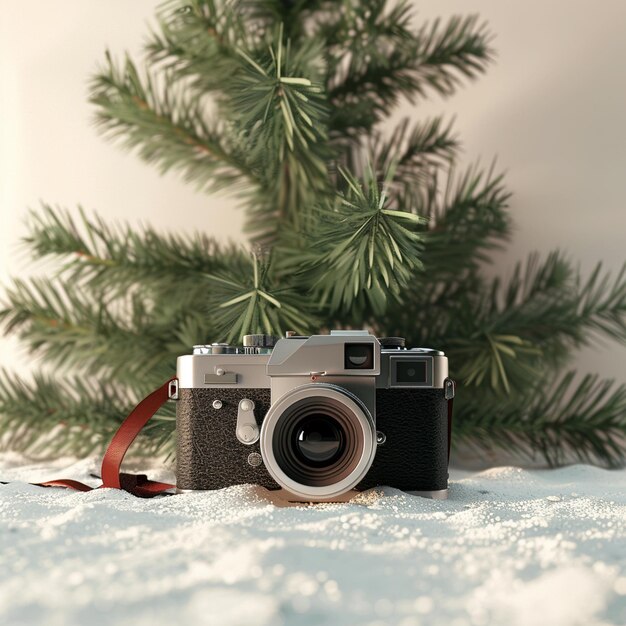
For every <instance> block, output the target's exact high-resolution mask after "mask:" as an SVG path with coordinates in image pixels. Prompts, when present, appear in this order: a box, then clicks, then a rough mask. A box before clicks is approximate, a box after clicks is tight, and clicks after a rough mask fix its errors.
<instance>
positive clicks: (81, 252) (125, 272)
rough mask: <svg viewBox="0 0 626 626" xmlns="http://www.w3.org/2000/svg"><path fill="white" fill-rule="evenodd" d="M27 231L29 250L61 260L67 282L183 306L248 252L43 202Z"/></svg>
mask: <svg viewBox="0 0 626 626" xmlns="http://www.w3.org/2000/svg"><path fill="white" fill-rule="evenodd" d="M28 230H29V234H28V236H27V237H26V238H25V240H24V241H25V243H26V245H27V246H28V248H29V249H30V250H31V251H32V253H33V254H34V255H35V256H37V257H39V258H45V257H49V256H51V257H54V258H57V259H59V260H60V261H61V262H62V266H61V270H60V275H61V276H63V278H64V280H65V281H67V282H71V283H76V282H77V281H80V282H81V284H85V285H88V286H89V288H90V289H92V290H93V291H95V292H98V291H100V292H102V293H107V294H109V297H112V296H114V295H115V294H118V295H119V294H126V293H127V290H128V289H129V288H131V287H132V288H134V289H137V288H139V289H140V290H141V291H142V292H144V293H146V294H149V295H150V296H152V297H153V298H154V299H155V301H160V302H162V303H163V306H165V305H166V304H167V303H168V302H173V301H174V303H175V304H176V305H177V306H179V307H180V308H182V307H183V306H184V305H185V304H186V303H188V302H189V300H190V299H192V298H196V297H197V296H198V293H202V291H204V290H206V288H207V286H206V280H205V276H206V275H207V274H211V273H213V272H215V271H217V270H224V269H225V268H227V267H229V266H230V265H231V264H232V258H233V257H236V256H238V255H242V254H244V252H243V250H241V249H239V248H237V247H235V246H232V245H231V246H228V245H226V246H225V245H221V244H218V243H217V242H216V241H215V240H214V239H212V238H210V237H208V236H207V235H204V234H201V233H196V234H194V235H175V234H172V233H167V234H162V233H158V232H157V231H155V230H154V229H152V228H149V227H143V228H142V229H140V230H138V231H137V230H134V229H133V228H131V226H130V225H128V224H120V225H109V224H107V223H106V222H104V220H102V219H101V218H99V217H98V216H97V215H92V216H91V217H90V216H87V214H86V213H85V212H84V211H83V209H82V208H80V207H79V216H78V219H75V218H74V217H73V216H72V214H71V213H70V212H69V211H67V210H63V209H60V208H53V207H51V206H49V205H43V206H42V207H41V209H40V210H39V211H37V212H35V211H33V212H31V213H30V218H29V223H28Z"/></svg>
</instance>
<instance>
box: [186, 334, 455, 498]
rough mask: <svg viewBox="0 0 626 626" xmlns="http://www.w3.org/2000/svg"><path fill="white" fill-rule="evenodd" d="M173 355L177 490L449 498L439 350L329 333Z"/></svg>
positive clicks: (445, 388) (447, 404)
mask: <svg viewBox="0 0 626 626" xmlns="http://www.w3.org/2000/svg"><path fill="white" fill-rule="evenodd" d="M243 343H244V345H243V347H233V346H229V345H226V344H212V345H206V346H205V345H203V346H194V350H193V354H191V355H184V356H180V357H179V358H178V362H177V378H178V403H177V410H176V431H177V470H176V474H177V488H178V489H179V490H181V491H186V490H204V489H220V488H223V487H227V486H230V485H236V484H243V483H253V484H257V485H261V486H263V487H266V488H267V489H270V490H278V489H282V490H283V491H284V492H285V495H286V497H287V498H289V499H291V500H302V501H333V500H337V499H343V498H344V497H345V496H346V494H349V493H352V491H353V490H357V491H360V490H364V489H368V488H370V487H375V486H377V485H389V486H391V487H395V488H397V489H402V490H405V491H409V492H412V493H417V494H418V495H423V496H426V497H432V498H445V497H447V487H448V457H449V435H450V417H451V412H450V411H451V401H452V397H453V396H454V383H453V382H452V381H451V380H450V379H449V378H448V360H447V358H446V357H445V355H444V354H443V352H440V351H438V350H433V349H428V348H413V349H407V348H405V346H404V340H403V339H402V338H399V337H390V338H385V339H381V340H379V339H377V338H376V337H374V336H373V335H370V334H369V333H368V332H367V331H332V332H331V333H330V334H329V335H313V336H311V337H301V336H295V335H294V334H292V333H287V336H286V337H285V338H281V339H278V340H276V338H274V337H271V336H267V335H246V336H245V337H244V342H243Z"/></svg>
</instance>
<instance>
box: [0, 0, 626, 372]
mask: <svg viewBox="0 0 626 626" xmlns="http://www.w3.org/2000/svg"><path fill="white" fill-rule="evenodd" d="M157 5H158V2H157V1H155V0H134V1H133V2H128V1H127V0H109V1H108V2H106V3H105V2H95V1H94V0H92V1H90V2H86V1H85V0H65V1H64V2H63V3H48V2H43V0H40V1H39V2H36V3H34V4H30V5H29V10H25V9H24V7H23V6H21V5H20V3H17V2H3V3H2V19H1V21H0V283H2V284H6V283H7V281H8V277H9V276H20V275H25V274H28V273H32V272H33V271H34V270H33V267H32V265H30V264H29V259H28V258H27V256H26V255H25V254H24V253H23V252H20V247H19V239H20V237H22V236H23V235H24V234H25V229H24V225H23V221H24V218H25V215H26V212H27V209H28V208H36V207H37V206H38V205H39V202H40V201H41V200H45V201H46V202H49V203H52V204H58V205H60V206H65V207H70V208H75V207H76V206H77V205H78V204H81V205H82V206H84V207H85V208H86V209H90V210H95V211H98V212H99V214H100V215H102V216H104V217H105V218H106V219H108V220H129V221H130V222H131V223H133V224H139V223H142V222H144V223H145V222H149V223H151V224H152V225H154V226H156V227H157V228H160V229H164V230H166V229H172V230H175V231H187V230H193V229H202V230H205V231H208V232H211V233H213V234H216V235H218V236H221V237H223V238H233V239H241V233H240V229H241V224H242V215H241V212H240V211H238V210H237V208H236V205H235V203H234V202H233V201H232V200H231V199H229V198H228V197H227V196H219V197H215V196H214V197H209V196H206V195H202V194H200V193H196V192H195V191H194V189H193V188H192V187H190V186H188V185H185V184H184V183H182V182H181V181H180V179H179V178H178V177H177V176H176V175H174V174H170V175H167V176H165V177H161V176H160V175H159V174H158V172H157V171H156V170H155V169H154V168H153V167H151V166H149V165H146V164H144V163H142V162H141V161H140V160H139V159H138V158H136V157H135V156H133V155H131V154H128V153H125V152H123V151H122V150H120V149H118V148H117V147H116V146H114V145H112V144H110V143H107V142H106V141H104V140H103V139H102V138H101V137H99V136H98V134H97V133H96V131H95V129H94V128H93V125H92V123H91V115H92V113H93V111H92V109H91V107H90V106H89V105H88V104H87V102H86V100H87V81H88V77H89V76H90V74H91V73H92V72H93V71H94V69H95V68H96V67H97V65H98V63H100V62H102V60H103V56H104V55H103V53H104V50H105V48H107V47H109V48H110V49H111V50H112V51H113V52H114V53H116V54H121V53H122V52H123V51H124V50H129V51H130V52H131V53H132V54H135V55H138V54H139V52H140V50H141V44H142V42H143V41H144V38H145V36H146V34H147V32H148V27H147V25H148V23H149V22H150V21H151V20H152V16H153V14H154V10H155V8H156V6H157ZM416 8H417V9H418V11H419V18H420V19H431V18H434V17H437V16H441V17H444V18H445V17H448V16H450V15H452V14H455V13H461V14H467V13H468V12H478V13H480V15H481V16H482V18H483V19H485V20H486V21H488V22H489V24H490V29H491V31H492V32H493V33H494V34H495V35H496V38H495V40H494V46H495V47H496V49H497V51H498V57H497V60H496V63H495V64H494V65H492V66H491V68H490V70H489V71H488V73H487V75H486V76H484V77H482V78H480V79H479V80H478V81H476V82H473V83H471V84H469V85H466V86H465V88H464V89H462V90H461V91H460V92H459V93H458V94H457V95H455V96H454V97H453V98H451V99H449V100H444V99H441V98H439V97H432V98H431V99H430V100H429V101H428V102H427V103H423V104H420V105H419V106H418V107H417V109H414V114H415V115H416V116H419V117H424V116H429V115H436V114H440V113H444V114H445V115H447V116H449V117H452V116H456V129H457V131H458V133H459V134H460V137H461V138H462V139H463V142H464V146H465V151H464V159H465V160H466V161H467V163H471V162H474V161H476V160H477V159H479V158H480V159H481V162H483V163H484V164H489V163H490V162H491V160H492V159H493V158H494V157H495V156H497V159H498V165H499V167H500V168H502V169H505V170H507V172H508V174H507V181H508V186H509V188H510V189H511V190H512V191H513V192H514V196H513V199H512V214H513V216H514V219H515V222H516V231H515V236H514V239H513V241H512V243H511V245H510V246H509V247H508V249H507V250H506V252H505V253H502V254H499V255H498V256H497V258H496V263H495V264H494V266H493V268H492V269H490V270H489V271H492V272H495V273H498V274H502V275H504V276H506V275H507V274H508V273H509V272H510V271H511V268H512V266H513V265H514V263H515V262H516V261H517V260H519V259H522V258H525V257H526V255H527V253H528V252H530V251H535V250H537V251H539V252H542V253H546V252H548V251H549V250H552V249H553V248H561V249H563V250H566V251H568V253H569V254H570V256H571V257H572V258H574V259H577V260H579V261H580V265H581V268H582V270H583V271H584V272H589V271H590V270H591V269H592V268H593V266H594V265H595V263H596V262H597V261H598V260H602V261H603V262H604V263H605V266H606V267H607V268H611V269H613V270H614V271H615V272H617V271H618V270H619V268H620V267H621V265H622V263H623V262H624V258H625V256H626V255H625V254H624V251H625V240H626V235H625V232H626V218H625V217H624V210H625V204H626V171H625V165H626V121H625V120H624V115H625V112H626V62H625V59H626V36H625V35H626V3H624V2H622V1H619V0H612V1H609V0H604V1H603V2H601V3H598V2H597V1H595V2H592V1H591V0H585V1H582V2H581V1H575V2H572V1H571V0H558V1H557V0H552V1H551V2H545V1H539V0H531V1H527V2H524V3H508V2H506V3H505V2H500V1H497V0H487V1H481V2H476V3H468V2H467V1H462V0H437V1H435V0H425V1H422V2H419V3H416ZM410 112H411V109H409V108H408V107H406V110H405V111H404V113H407V114H408V113H410ZM45 269H46V268H45V266H43V267H42V266H41V265H39V266H38V267H37V268H35V271H38V272H41V271H45ZM0 291H1V288H0ZM31 361H32V357H30V356H28V355H26V354H24V352H23V351H21V350H20V349H19V347H18V344H17V342H15V341H14V340H12V339H2V340H0V365H8V366H10V367H11V368H12V369H14V370H24V369H26V368H27V367H28V365H29V364H30V363H31ZM575 365H576V366H577V367H578V368H579V369H580V370H581V371H589V372H599V373H600V374H601V375H603V376H608V377H616V378H617V379H618V380H620V381H623V380H624V379H625V376H624V366H625V365H626V348H624V347H623V346H616V345H612V344H605V345H604V346H597V345H595V346H594V347H590V348H586V349H584V350H583V351H581V352H580V353H579V354H578V356H577V358H576V364H575Z"/></svg>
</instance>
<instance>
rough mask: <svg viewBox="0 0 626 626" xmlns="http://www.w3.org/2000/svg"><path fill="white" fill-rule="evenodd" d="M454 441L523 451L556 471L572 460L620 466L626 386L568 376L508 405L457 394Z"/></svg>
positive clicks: (625, 449) (624, 454) (624, 455)
mask: <svg viewBox="0 0 626 626" xmlns="http://www.w3.org/2000/svg"><path fill="white" fill-rule="evenodd" d="M459 400H460V401H459V402H457V403H455V411H456V418H455V424H456V425H455V437H457V438H459V439H460V440H462V441H464V442H467V443H469V444H470V445H473V446H476V447H478V448H479V449H481V450H487V451H491V450H493V449H494V447H495V448H499V449H502V450H505V451H510V452H522V453H524V454H525V455H527V456H528V457H529V458H531V459H536V458H537V457H538V456H541V457H543V458H544V459H545V460H546V461H547V462H548V463H549V464H550V465H552V466H556V465H561V464H563V463H567V462H571V461H572V460H577V461H581V462H585V463H597V462H601V463H603V464H605V465H607V466H609V467H619V466H621V465H623V463H624V461H625V460H626V446H625V442H626V385H619V386H618V387H616V388H615V387H614V383H613V381H606V380H599V378H598V377H597V376H594V375H586V376H584V377H583V378H582V380H581V381H580V382H579V383H576V382H575V373H574V372H569V373H567V374H566V375H564V376H563V377H561V378H559V379H558V380H556V381H555V382H554V383H553V384H546V380H545V379H544V380H543V381H542V384H540V385H537V386H535V387H533V388H531V389H529V390H528V391H527V392H526V394H525V395H523V396H522V397H519V396H514V397H512V398H511V399H510V400H509V401H506V400H503V399H502V398H500V397H496V398H492V399H490V398H489V396H488V395H487V396H486V395H485V394H484V393H482V392H477V391H472V390H464V389H461V390H460V393H459Z"/></svg>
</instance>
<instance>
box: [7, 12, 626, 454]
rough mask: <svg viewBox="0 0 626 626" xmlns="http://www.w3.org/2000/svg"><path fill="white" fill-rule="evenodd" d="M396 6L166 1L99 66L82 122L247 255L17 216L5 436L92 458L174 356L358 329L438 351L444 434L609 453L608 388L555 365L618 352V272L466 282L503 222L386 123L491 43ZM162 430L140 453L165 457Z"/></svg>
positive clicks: (470, 182) (480, 175) (193, 239)
mask: <svg viewBox="0 0 626 626" xmlns="http://www.w3.org/2000/svg"><path fill="white" fill-rule="evenodd" d="M412 17H413V16H412V15H411V11H410V8H409V5H408V4H407V3H406V2H399V3H393V4H392V3H388V2H386V0H369V1H367V0H363V1H358V0H344V1H343V2H326V1H321V0H309V1H307V2H299V1H297V2H292V1H289V2H287V1H285V0H260V1H256V2H253V1H246V0H240V1H235V0H191V1H187V2H184V3H182V2H178V1H177V2H172V3H169V4H166V5H165V6H164V7H162V9H161V10H160V13H159V23H160V28H159V31H158V32H155V33H153V34H152V35H151V37H150V40H149V41H148V44H147V46H146V56H145V59H144V60H143V62H142V66H141V68H140V67H139V66H138V65H137V64H135V63H134V62H133V61H132V60H131V59H130V58H128V57H126V58H125V59H124V60H123V61H118V62H116V61H114V60H113V58H112V57H111V56H110V55H107V58H106V62H105V64H104V66H103V67H102V69H101V70H100V71H99V72H98V73H97V74H96V75H95V76H94V77H93V78H92V81H91V102H92V103H93V105H94V107H95V110H96V123H97V125H98V127H99V129H100V130H101V131H102V133H103V134H104V135H105V136H107V137H109V138H111V139H112V140H114V141H117V142H118V143H119V144H121V145H122V146H124V147H126V148H127V149H129V150H132V151H133V152H134V153H135V154H137V155H138V156H140V157H141V158H142V159H144V160H145V161H147V162H150V163H153V164H154V165H155V166H157V168H158V169H159V170H160V171H161V172H163V173H164V172H169V171H175V172H178V173H179V174H180V175H182V177H183V178H184V180H186V181H188V182H189V183H190V184H193V185H195V186H196V187H197V188H198V189H199V190H202V191H207V192H212V191H215V190H219V189H228V191H229V192H231V193H233V194H236V195H237V197H238V198H239V201H240V204H241V205H242V207H243V209H244V210H245V212H246V216H247V223H246V231H247V233H248V235H249V238H250V245H249V246H247V247H242V246H237V245H234V244H230V245H224V244H222V243H220V242H221V239H222V238H221V237H220V234H219V233H200V234H196V235H194V236H187V235H172V234H162V233H158V232H156V231H154V230H152V229H150V228H143V229H134V228H132V227H131V226H115V227H114V226H111V225H109V224H107V223H105V222H104V221H103V220H102V219H100V218H98V217H96V216H93V215H90V214H86V213H85V212H83V211H82V210H81V211H80V212H79V216H78V217H76V218H75V217H73V215H75V213H70V212H67V211H65V210H63V209H60V208H57V207H52V206H43V207H42V208H41V209H40V210H38V211H35V212H33V213H32V214H31V217H30V234H29V236H28V237H27V239H26V242H25V245H26V246H27V247H28V248H29V250H30V253H31V254H32V256H33V257H34V258H36V259H44V258H47V259H50V258H51V259H54V260H55V267H56V268H58V270H57V271H56V273H55V274H54V276H52V277H44V278H38V279H33V280H27V281H21V280H15V281H13V283H12V285H10V286H9V287H8V288H7V290H6V293H5V296H4V299H3V304H2V310H1V311H0V321H1V323H2V327H3V329H4V331H5V332H6V333H16V334H17V335H18V336H19V338H20V339H21V341H22V342H23V343H24V344H25V346H26V347H27V348H28V349H29V350H30V351H31V352H32V353H33V354H34V355H36V356H38V357H40V358H41V359H43V361H44V363H45V364H46V365H47V366H49V368H48V369H49V370H50V371H54V376H52V375H51V374H38V375H36V376H35V377H34V378H33V380H32V381H28V382H27V381H24V380H20V379H19V377H18V376H17V375H16V373H14V372H4V373H2V374H1V375H0V420H1V421H0V423H1V424H2V429H3V432H5V434H7V433H8V434H7V435H6V436H5V437H4V438H3V440H2V441H3V444H4V445H7V446H11V447H13V448H16V449H27V450H30V451H31V452H35V453H36V452H41V451H43V450H46V451H49V450H50V446H51V445H53V446H54V448H53V449H54V451H55V452H59V453H60V452H65V453H74V454H86V453H89V452H91V451H93V450H95V449H100V448H101V447H102V446H103V444H104V443H105V441H106V439H107V438H108V437H109V436H110V434H111V432H112V431H114V429H115V427H116V425H117V424H118V423H119V421H120V419H121V418H122V417H123V416H124V414H125V413H126V412H127V411H128V409H129V408H130V407H131V406H132V405H133V404H134V403H135V402H136V401H137V399H138V398H140V397H142V396H143V395H144V394H145V393H147V392H148V391H149V390H151V389H152V388H154V387H155V386H157V385H159V384H160V383H161V382H162V381H163V380H164V379H166V377H168V376H171V375H172V374H173V373H174V368H175V358H176V356H178V355H179V354H182V353H186V352H188V350H189V347H190V346H191V345H193V344H197V343H204V342H209V341H238V340H239V339H240V337H241V335H243V334H244V333H257V332H261V333H270V334H276V335H280V334H282V333H284V332H285V331H286V330H294V331H297V332H298V333H311V332H318V331H325V330H327V329H331V328H361V327H368V328H370V329H371V330H372V331H373V332H375V333H376V334H378V335H379V336H389V335H401V336H405V337H407V340H408V343H409V344H410V345H427V346H434V347H437V348H441V349H443V350H445V351H446V353H447V354H448V356H449V358H450V366H451V374H452V376H453V377H454V378H456V379H457V380H458V382H459V392H458V397H457V401H456V404H455V424H456V426H455V428H456V431H455V440H456V444H465V445H470V446H474V447H477V448H479V449H482V450H485V451H491V450H494V449H499V450H504V451H511V452H514V453H516V454H519V453H524V454H527V455H528V456H530V457H539V458H541V457H543V458H544V459H545V460H546V461H547V462H549V463H550V464H559V463H563V462H566V461H569V460H572V459H579V460H584V461H591V462H600V463H603V464H605V465H608V466H616V465H620V464H623V462H624V460H625V448H624V445H623V443H624V438H625V436H626V386H624V385H621V386H617V385H614V384H612V383H611V382H610V381H603V380H598V379H597V377H593V376H585V377H581V376H576V375H575V373H573V372H566V371H565V370H566V369H567V362H568V358H569V357H570V356H571V354H572V351H573V350H576V349H577V348H579V347H580V346H583V345H585V344H586V343H588V342H589V341H591V340H595V339H596V338H598V337H604V338H610V339H612V340H617V341H619V342H622V343H623V342H624V341H626V276H625V274H624V271H622V272H621V273H620V274H619V275H617V276H614V277H611V276H609V275H608V274H606V273H604V272H603V271H602V270H601V267H600V265H598V267H597V269H596V270H595V271H594V272H593V273H592V274H591V275H590V276H589V277H587V278H583V277H581V276H580V275H579V273H578V271H577V270H576V269H575V268H574V267H573V265H572V263H571V262H570V261H569V260H568V259H567V258H566V257H565V256H564V255H563V254H561V253H558V252H555V253H552V254H549V255H548V256H547V257H546V258H544V259H541V258H539V257H538V256H536V255H532V256H530V258H529V259H528V260H527V261H526V262H524V263H520V264H519V265H518V267H517V268H516V269H515V271H514V273H513V275H512V277H511V278H510V279H509V280H508V282H506V283H504V282H502V281H500V280H490V279H488V278H486V277H485V275H484V273H483V269H482V268H484V266H485V263H486V262H488V261H489V258H490V254H491V253H492V252H493V250H494V249H497V248H500V247H502V246H503V245H504V244H505V243H506V241H507V240H508V238H509V236H510V232H511V219H510V216H509V212H508V208H507V203H508V199H509V194H508V192H507V190H506V188H505V186H504V183H503V179H502V176H500V175H497V174H495V173H494V172H493V171H483V170H481V169H480V168H479V167H471V168H469V169H468V170H467V171H459V167H458V165H457V163H456V162H457V153H458V150H459V144H458V140H457V138H456V136H455V135H454V133H453V130H452V128H451V127H450V125H449V124H446V123H444V121H443V120H441V119H432V120H428V121H421V122H420V121H414V120H404V121H402V122H400V123H399V124H398V125H397V126H395V128H389V122H388V118H389V116H390V114H391V113H392V111H393V109H394V107H395V105H396V104H397V103H398V102H399V100H400V99H408V100H409V101H411V102H417V101H419V100H421V99H423V98H425V97H427V96H428V95H429V94H443V95H450V94H452V93H453V92H454V91H455V90H456V89H457V87H459V86H460V85H461V83H462V82H463V80H467V79H473V78H475V77H476V76H478V75H479V74H480V73H481V72H483V71H484V70H485V68H486V66H487V65H488V64H489V62H490V60H491V59H492V57H493V51H492V49H491V47H490V40H491V36H490V33H489V31H488V30H487V28H486V27H485V25H484V24H481V23H480V22H479V21H478V19H477V18H476V17H466V18H462V17H454V18H452V19H450V20H449V21H447V22H440V21H435V22H433V23H431V24H426V25H424V26H422V27H419V28H415V27H414V26H413V25H412V24H413V20H412ZM144 66H145V67H144ZM138 355H139V356H138ZM70 370H73V371H74V374H72V373H71V371H70ZM173 417H174V416H173V413H172V408H171V407H166V408H165V409H164V410H163V411H161V412H160V413H159V415H158V416H157V419H156V420H154V421H153V422H152V423H151V425H150V428H149V429H148V430H147V431H146V433H145V434H144V435H143V437H142V439H141V445H140V447H139V451H141V452H144V453H146V454H153V453H157V452H159V453H169V452H171V450H172V449H173V448H172V445H173V436H172V435H173V430H174V419H173Z"/></svg>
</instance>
